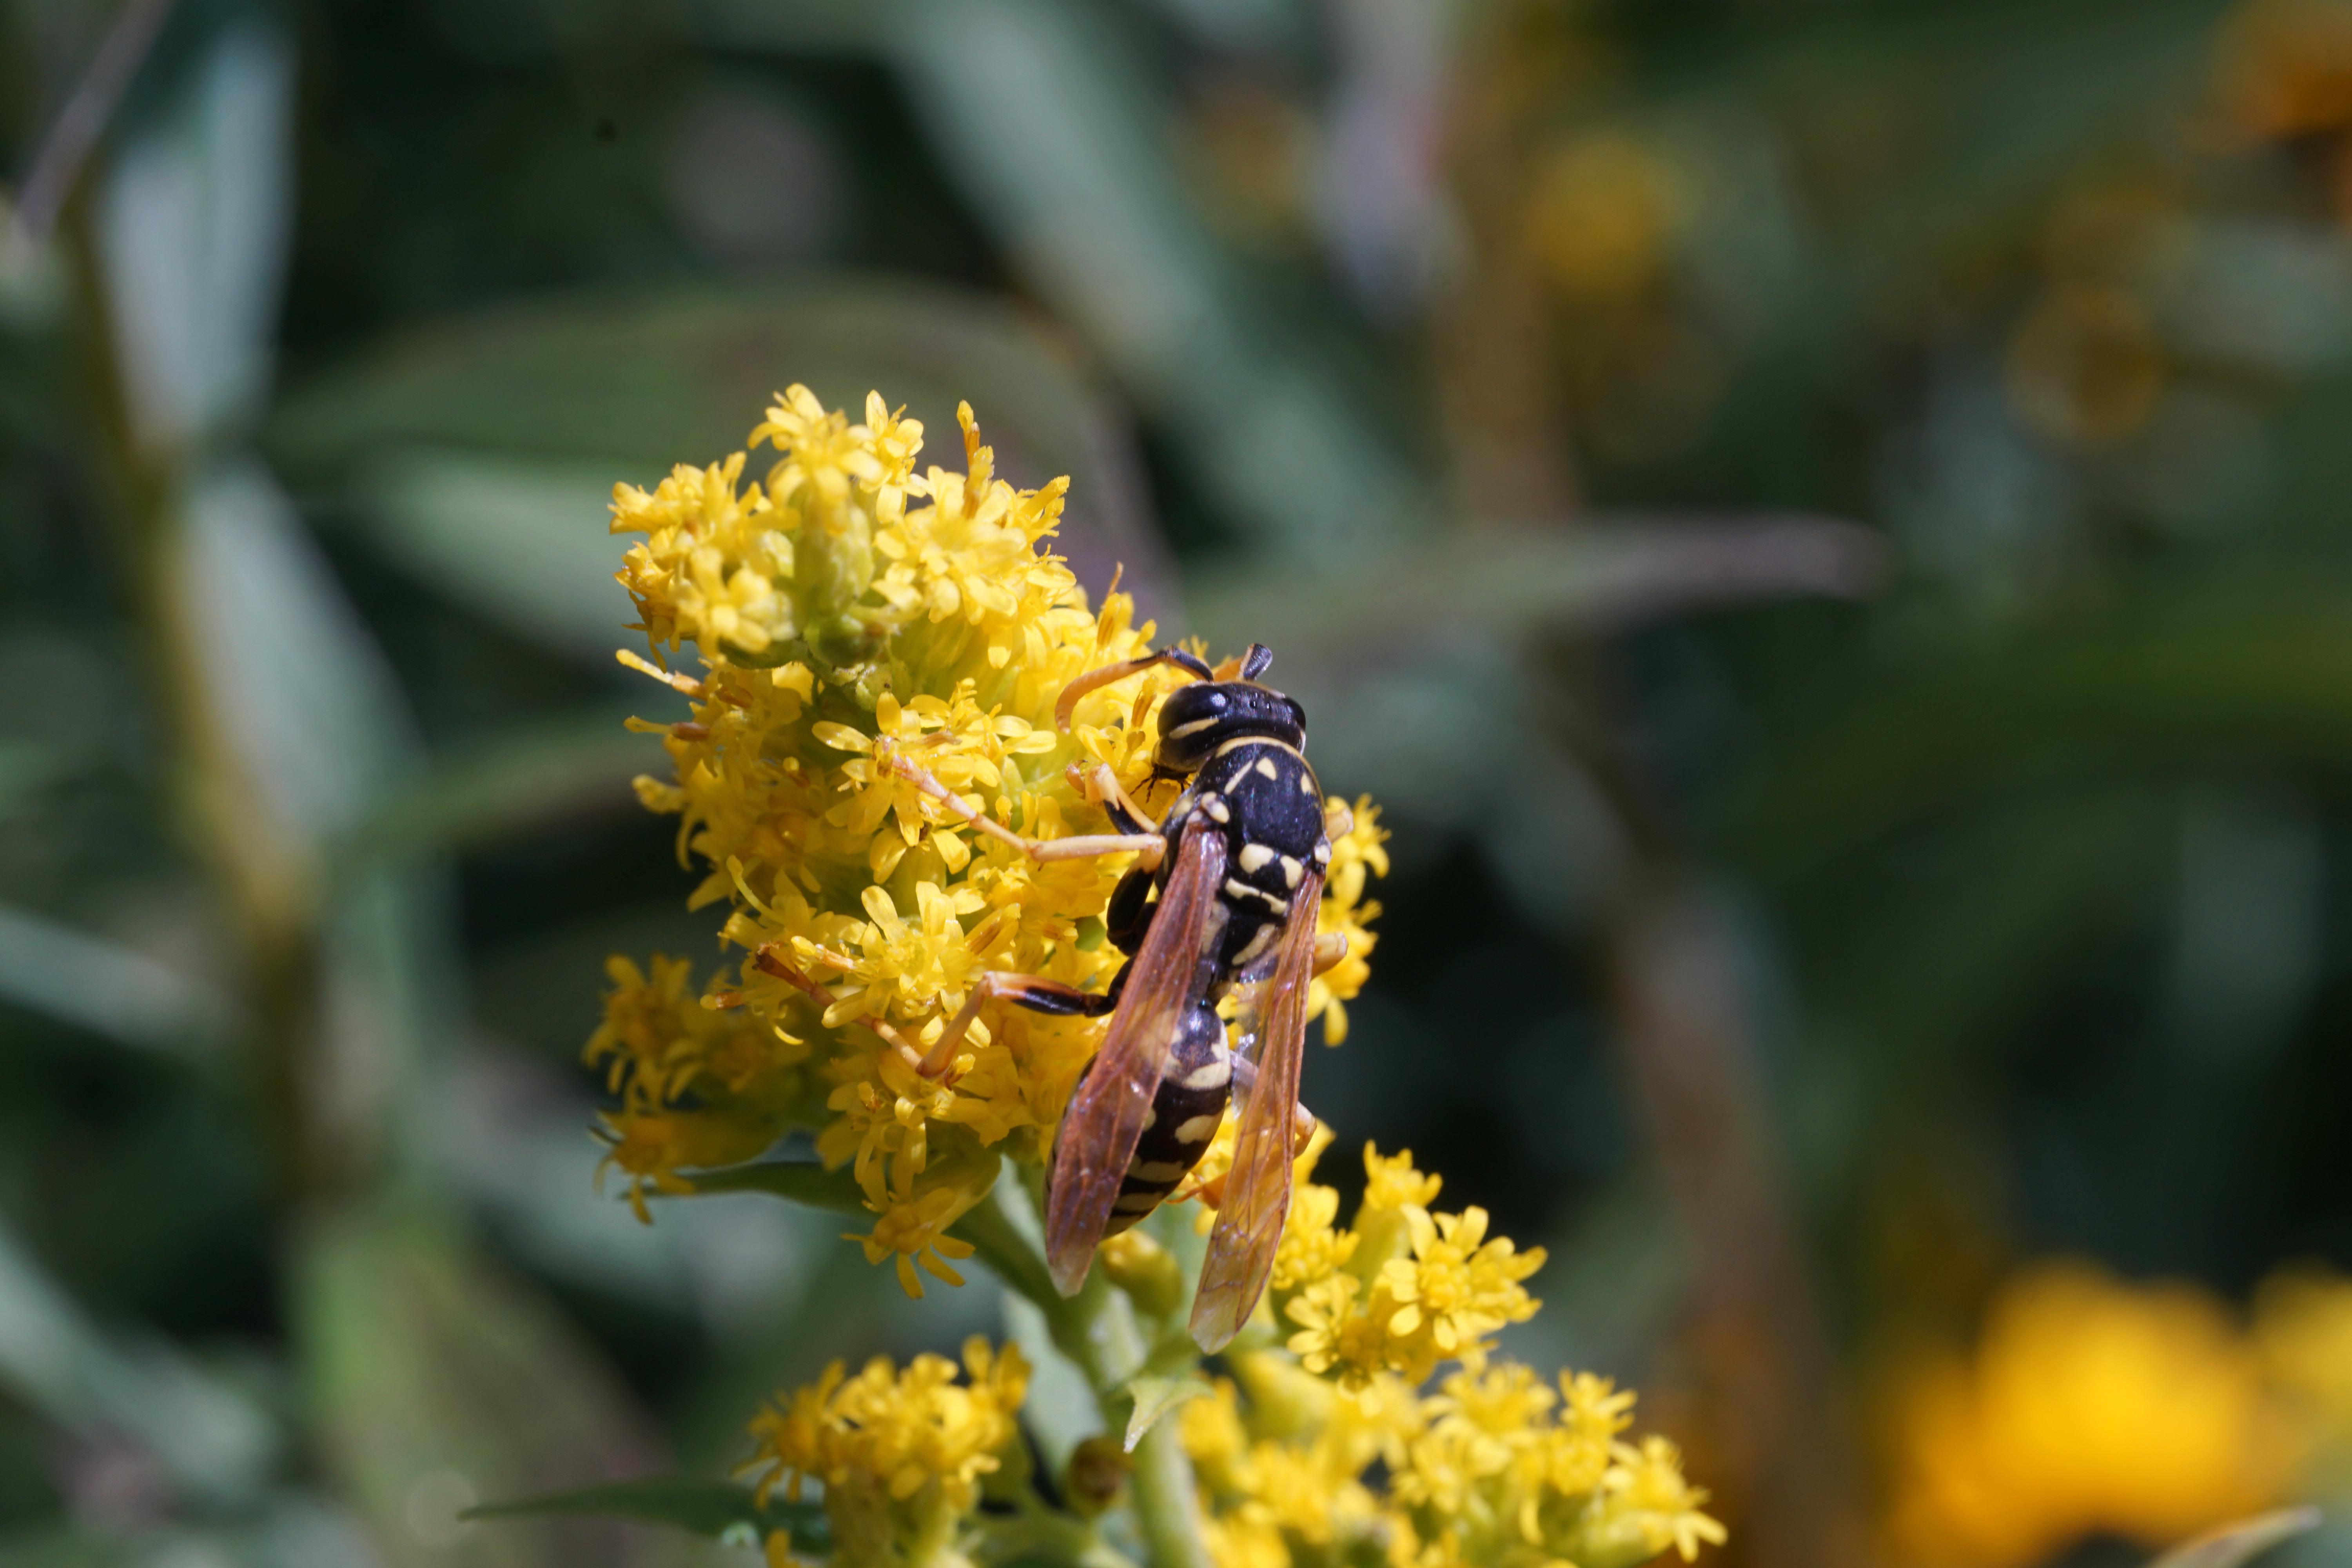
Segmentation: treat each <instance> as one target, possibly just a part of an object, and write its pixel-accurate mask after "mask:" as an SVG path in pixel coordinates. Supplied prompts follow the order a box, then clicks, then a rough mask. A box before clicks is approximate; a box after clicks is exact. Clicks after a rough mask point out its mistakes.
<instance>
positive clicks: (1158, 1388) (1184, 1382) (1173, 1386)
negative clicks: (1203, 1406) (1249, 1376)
mask: <svg viewBox="0 0 2352 1568" xmlns="http://www.w3.org/2000/svg"><path fill="white" fill-rule="evenodd" d="M1124 1392H1125V1393H1126V1394H1127V1395H1128V1396H1129V1398H1131V1399H1133V1400H1134V1401H1135V1412H1134V1414H1133V1415H1129V1417H1128V1418H1127V1439H1126V1441H1127V1451H1128V1452H1129V1453H1130V1454H1132V1453H1134V1452H1135V1446H1136V1445H1137V1444H1138V1443H1140V1442H1142V1441H1143V1435H1144V1434H1145V1433H1147V1432H1149V1431H1150V1430H1151V1429H1152V1428H1153V1427H1154V1426H1158V1425H1159V1424H1160V1417H1161V1416H1163V1415H1167V1414H1168V1413H1169V1412H1170V1411H1171V1410H1173V1409H1175V1408H1176V1407H1177V1406H1178V1405H1181V1404H1183V1403H1184V1402H1185V1401H1186V1400H1188V1399H1197V1398H1199V1397H1200V1396H1201V1395H1202V1394H1206V1393H1208V1392H1209V1380H1208V1379H1207V1378H1204V1377H1202V1375H1201V1374H1200V1373H1197V1372H1195V1373H1183V1374H1182V1375H1181V1376H1176V1377H1165V1376H1161V1375H1160V1374H1159V1373H1149V1372H1147V1373H1139V1374H1138V1375H1136V1376H1134V1377H1131V1378H1129V1379H1128V1380H1127V1387H1126V1389H1125V1391H1124Z"/></svg>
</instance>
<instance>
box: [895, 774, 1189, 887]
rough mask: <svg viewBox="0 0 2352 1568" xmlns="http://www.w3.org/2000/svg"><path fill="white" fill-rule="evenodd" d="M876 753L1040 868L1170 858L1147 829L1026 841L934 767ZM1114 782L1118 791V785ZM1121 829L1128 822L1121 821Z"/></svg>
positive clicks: (1151, 864)
mask: <svg viewBox="0 0 2352 1568" xmlns="http://www.w3.org/2000/svg"><path fill="white" fill-rule="evenodd" d="M875 754H876V758H877V761H879V762H880V763H881V764H882V765H883V766H884V767H887V768H888V769H889V770H890V771H891V772H892V773H896V774H898V777H900V778H902V779H905V780H906V781H907V782H908V784H913V785H914V786H915V787H916V788H917V789H919V790H920V791H922V792H923V794H925V795H929V796H930V797H931V798H932V799H933V800H935V801H938V802H939V803H940V805H942V806H945V807H946V808H947V810H948V812H949V813H950V815H951V816H954V817H955V818H956V819H957V820H958V821H960V822H961V823H963V824H964V825H965V826H968V827H973V828H977V829H979V830H980V831H981V832H982V833H985V834H987V835H988V836H989V837H992V838H994V839H996V840H997V841H998V842H1000V843H1003V844H1008V845H1010V846H1012V847H1013V848H1015V849H1018V850H1019V851H1020V852H1021V853H1022V854H1024V855H1025V856H1027V857H1028V858H1030V859H1032V860H1035V861H1037V862H1039V863H1040V864H1043V863H1045V862H1046V861H1049V860H1085V859H1089V858H1093V857H1095V856H1098V855H1129V854H1131V855H1133V856H1135V857H1136V863H1137V864H1138V865H1140V866H1143V867H1145V868H1157V867H1158V866H1159V864H1160V861H1161V860H1163V859H1165V858H1167V854H1168V841H1167V840H1166V839H1165V838H1162V837H1160V835H1159V834H1157V833H1154V832H1151V831H1150V830H1149V829H1148V828H1146V829H1143V830H1140V831H1136V832H1124V833H1081V834H1077V835H1076V836H1074V837H1068V838H1029V837H1024V836H1022V835H1021V834H1018V833H1015V832H1013V829H1011V828H1009V827H1007V826H1004V825H1003V823H1001V822H999V821H997V820H996V819H995V818H994V817H992V816H989V815H988V814H987V813H985V812H983V811H980V810H978V809H976V808H975V807H973V806H971V805H966V804H965V802H964V799H963V797H962V796H961V795H958V794H956V792H955V791H953V790H951V789H950V788H948V786H947V785H945V784H941V783H940V781H939V778H938V776H937V775H936V774H934V773H932V772H931V771H930V770H929V768H926V767H924V766H923V765H922V764H921V763H918V762H916V761H914V760H913V759H912V758H910V757H908V755H907V754H906V753H905V752H902V751H900V750H898V748H897V747H896V746H890V745H884V746H881V747H878V748H877V751H876V753H875ZM1104 771H1105V772H1108V769H1106V770H1104ZM1112 783H1113V786H1114V787H1116V785H1117V781H1116V780H1113V781H1112ZM1121 798H1122V799H1124V796H1121ZM1114 820H1115V821H1116V820H1118V819H1117V818H1114ZM1136 820H1139V819H1136ZM1120 826H1127V824H1126V823H1124V822H1122V823H1121V824H1120Z"/></svg>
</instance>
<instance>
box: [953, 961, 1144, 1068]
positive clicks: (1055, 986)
mask: <svg viewBox="0 0 2352 1568" xmlns="http://www.w3.org/2000/svg"><path fill="white" fill-rule="evenodd" d="M1119 973H1120V975H1121V977H1122V978H1123V977H1124V976H1125V974H1126V971H1124V970H1121V971H1120V972H1119ZM1118 990H1119V988H1118V982H1116V981H1114V982H1113V983H1112V984H1111V988H1110V989H1109V990H1108V991H1081V990H1079V989H1078V988H1077V987H1076V986H1075V985H1065V984H1062V983H1061V982H1060V981H1058V980H1040V979H1039V978H1038V977H1037V976H1035V975H1034V974H1020V973H1014V972H1013V971H1010V970H1003V969H992V970H990V971H988V972H987V973H984V974H982V975H981V977H980V978H979V979H978V980H975V981H974V982H972V987H971V995H970V996H968V997H966V998H965V999H964V1005H963V1008H962V1010H961V1011H960V1012H959V1013H957V1014H956V1016H954V1017H953V1018H951V1019H950V1020H949V1021H948V1026H947V1027H946V1028H945V1029H942V1030H941V1031H940V1037H939V1038H938V1039H937V1040H936V1041H934V1042H932V1045H931V1048H930V1050H929V1053H928V1054H927V1055H925V1056H924V1058H923V1059H922V1060H921V1061H919V1062H918V1063H916V1064H915V1070H916V1071H917V1072H919V1073H920V1074H921V1075H922V1076H923V1077H925V1078H938V1077H940V1075H941V1074H943V1073H945V1072H946V1071H947V1070H948V1068H950V1067H951V1066H953V1065H954V1062H955V1058H956V1051H957V1049H958V1048H959V1047H961V1046H962V1044H963V1037H964V1034H965V1031H967V1030H969V1029H970V1028H971V1021H972V1020H973V1019H974V1018H977V1017H979V1016H980V1005H981V1004H982V1003H983V1002H990V1001H1004V1002H1010V1003H1012V1004H1013V1005H1015V1006H1017V1007H1026V1008H1028V1009H1029V1010H1030V1011H1031V1012H1033V1013H1051V1014H1053V1015H1055V1016H1057V1017H1063V1018H1099V1017H1101V1016H1103V1015H1104V1014H1106V1013H1108V1012H1109V1011H1110V1010H1111V1009H1112V1008H1113V1007H1115V1006H1117V1005H1118Z"/></svg>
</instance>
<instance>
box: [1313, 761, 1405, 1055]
mask: <svg viewBox="0 0 2352 1568" xmlns="http://www.w3.org/2000/svg"><path fill="white" fill-rule="evenodd" d="M1342 804H1343V803H1342V802H1340V801H1339V799H1338V797H1336V796H1334V797H1333V798H1332V800H1331V801H1330V802H1329V805H1331V806H1334V807H1337V806H1339V805H1342ZM1348 809H1349V814H1350V816H1352V818H1353V822H1352V825H1351V826H1349V829H1348V831H1347V832H1345V833H1343V834H1341V835H1340V836H1339V837H1337V838H1335V839H1333V840H1332V841H1331V869H1330V872H1329V874H1328V879H1326V881H1325V882H1324V887H1323V904H1322V908H1321V909H1320V910H1318V912H1317V917H1316V929H1317V931H1318V932H1320V933H1322V934H1324V935H1327V936H1328V935H1329V934H1331V933H1333V932H1338V933H1339V934H1340V935H1342V936H1345V937H1346V938H1347V939H1348V952H1347V955H1346V956H1345V957H1343V958H1342V959H1340V961H1339V963H1337V964H1336V965H1334V966H1333V967H1332V968H1330V969H1328V970H1327V971H1325V972H1324V973H1321V974H1318V975H1317V976H1316V977H1315V980H1314V983H1313V984H1312V985H1311V986H1310V987H1309V988H1308V990H1307V1017H1308V1018H1310V1019H1313V1018H1318V1017H1319V1018H1321V1019H1322V1020H1323V1043H1324V1044H1326V1045H1329V1046H1336V1045H1338V1044H1339V1043H1340V1042H1341V1041H1343V1040H1345V1039H1346V1038H1347V1037H1348V1009H1347V1004H1348V1003H1349V1002H1352V1001H1354V1000H1355V998H1356V996H1357V995H1358V994H1360V992H1361V991H1362V990H1363V988H1364V983H1365V982H1366V981H1367V980H1369V979H1370V978H1371V973H1372V966H1371V963H1370V960H1371V956H1372V948H1373V945H1374V944H1375V942H1378V940H1379V938H1378V937H1377V936H1376V935H1375V934H1374V933H1373V932H1372V931H1371V930H1370V925H1371V922H1372V921H1374V920H1377V919H1378V918H1379V917H1380V912H1381V906H1380V905H1379V904H1378V903H1376V902H1369V901H1367V900H1365V898H1364V879H1365V876H1366V874H1367V873H1370V874H1371V875H1374V876H1381V877H1385V876H1387V875H1388V874H1389V852H1388V849H1387V847H1386V846H1387V843H1388V837H1389V835H1388V829H1386V828H1384V827H1382V826H1381V820H1380V808H1379V807H1378V806H1376V805H1373V804H1372V800H1371V797H1370V795H1359V796H1358V797H1357V799H1356V803H1355V805H1352V806H1350V807H1349V808H1348Z"/></svg>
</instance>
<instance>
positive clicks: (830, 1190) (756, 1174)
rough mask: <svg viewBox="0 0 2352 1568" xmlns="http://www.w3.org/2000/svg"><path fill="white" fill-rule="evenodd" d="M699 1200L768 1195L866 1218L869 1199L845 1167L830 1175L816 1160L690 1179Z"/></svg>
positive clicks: (774, 1163) (760, 1165) (759, 1165)
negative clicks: (707, 1196) (715, 1195)
mask: <svg viewBox="0 0 2352 1568" xmlns="http://www.w3.org/2000/svg"><path fill="white" fill-rule="evenodd" d="M688 1180H690V1181H691V1182H692V1183H693V1184H694V1191H695V1193H696V1194H697V1195H698V1196H699V1195H701V1194H707V1193H766V1194H769V1195H771V1196H772V1197H779V1198H784V1199H787V1200H789V1201H790V1202H793V1203H796V1204H805V1205H808V1206H809V1207H810V1208H817V1209H830V1210H832V1211H834V1212H835V1213H836V1214H864V1213H865V1212H866V1195H865V1194H863V1193H862V1192H860V1191H859V1190H858V1186H857V1178H856V1177H855V1176H853V1175H851V1174H850V1173H849V1168H848V1167H847V1166H846V1165H845V1166H843V1167H842V1168H841V1169H840V1170H838V1171H828V1170H826V1169H825V1168H824V1166H823V1165H820V1164H818V1163H816V1162H815V1161H814V1160H763V1161H761V1162H759V1163H756V1164H750V1165H730V1166H728V1167H727V1168H726V1169H725V1170H723V1171H705V1172H703V1173H701V1174H700V1175H698V1176H692V1177H689V1178H688Z"/></svg>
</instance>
